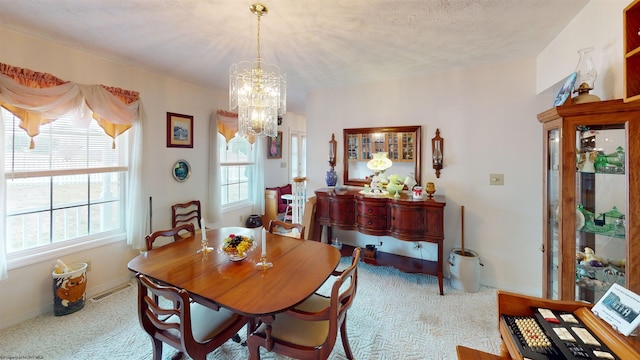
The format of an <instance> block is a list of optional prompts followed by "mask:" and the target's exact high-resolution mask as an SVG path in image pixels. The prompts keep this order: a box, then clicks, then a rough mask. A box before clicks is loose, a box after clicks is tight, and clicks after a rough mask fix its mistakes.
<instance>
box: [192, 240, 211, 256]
mask: <svg viewBox="0 0 640 360" xmlns="http://www.w3.org/2000/svg"><path fill="white" fill-rule="evenodd" d="M201 244H202V247H201V248H200V250H198V251H196V253H198V254H208V253H210V252H212V251H213V248H212V247H209V241H208V240H207V237H206V236H203V237H202V242H201Z"/></svg>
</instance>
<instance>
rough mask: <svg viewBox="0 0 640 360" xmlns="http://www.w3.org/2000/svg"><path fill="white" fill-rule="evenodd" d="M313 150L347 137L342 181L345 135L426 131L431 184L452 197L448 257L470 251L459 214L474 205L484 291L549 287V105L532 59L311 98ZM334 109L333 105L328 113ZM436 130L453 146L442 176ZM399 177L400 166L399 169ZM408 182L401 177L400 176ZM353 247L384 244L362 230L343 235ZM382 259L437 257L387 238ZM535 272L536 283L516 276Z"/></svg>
mask: <svg viewBox="0 0 640 360" xmlns="http://www.w3.org/2000/svg"><path fill="white" fill-rule="evenodd" d="M307 101H308V104H307V131H308V133H309V134H314V136H313V137H310V138H309V148H311V149H314V148H318V149H325V146H324V144H325V143H326V142H327V141H328V140H329V139H330V137H331V133H332V132H335V133H336V134H338V135H339V136H338V149H340V151H339V156H338V165H337V166H336V169H337V171H338V173H339V177H340V179H342V174H343V170H342V169H343V161H344V154H343V151H342V149H343V144H344V140H343V137H342V129H343V128H344V124H349V127H375V126H391V125H394V126H395V125H421V126H422V133H423V137H422V144H423V147H422V149H423V151H422V185H424V184H425V183H426V182H428V181H433V182H434V183H435V185H436V190H437V192H436V194H439V195H445V196H446V197H447V205H446V207H445V237H446V239H445V242H444V254H445V257H447V256H448V254H449V252H450V249H451V248H454V247H460V246H461V223H460V220H461V219H460V206H461V205H464V206H465V247H466V248H467V249H471V250H475V251H477V252H478V253H479V254H480V257H481V258H482V261H483V262H484V264H485V266H484V267H483V269H482V283H483V284H486V285H491V286H495V287H500V288H506V289H511V290H518V291H526V292H530V293H531V292H532V293H537V292H539V288H540V284H541V256H540V251H538V247H539V246H540V238H541V226H540V225H541V220H540V214H541V209H540V208H541V200H540V199H541V187H542V186H541V184H542V179H541V155H542V152H541V147H540V144H541V140H540V125H539V124H538V122H537V120H536V117H535V116H536V114H537V112H539V111H541V110H543V109H545V108H546V107H548V105H549V102H546V103H545V102H536V101H535V62H534V60H533V59H529V60H523V61H516V62H509V63H503V64H496V65H490V66H485V67H481V68H476V69H469V70H456V71H451V72H446V73H438V74H431V75H426V76H423V77H419V78H411V79H402V80H397V81H391V82H386V83H379V84H367V85H363V86H358V87H353V88H348V89H331V90H328V91H317V92H314V93H312V94H310V96H309V97H308V99H307ZM326 104H331V106H330V107H329V106H326ZM436 128H439V129H440V136H442V137H443V138H444V141H445V147H444V155H445V159H444V168H443V170H442V172H441V175H440V178H439V179H437V178H436V177H435V172H434V171H433V169H432V167H431V162H430V158H431V146H430V140H431V138H432V137H434V136H435V131H436ZM326 157H327V154H326V153H324V152H323V151H319V152H315V153H311V152H310V153H309V155H308V163H309V164H315V163H318V164H324V162H325V160H326ZM308 168H309V170H308V174H309V178H310V179H311V180H310V181H309V182H308V183H309V188H310V189H316V188H318V187H323V186H324V184H323V179H324V172H325V171H326V169H325V167H324V166H309V167H308ZM392 169H393V168H392ZM490 173H503V174H504V179H505V181H504V182H505V185H504V186H489V174H490ZM401 175H402V174H401ZM335 233H337V236H339V237H340V240H341V241H342V242H345V243H358V244H359V245H363V244H366V243H372V242H373V243H375V242H376V241H377V240H378V239H377V238H376V237H370V236H365V235H359V234H358V233H356V232H352V231H348V232H341V231H335ZM381 240H382V242H383V245H382V247H381V250H382V251H389V252H393V253H399V254H404V255H408V256H413V257H417V258H420V257H423V258H426V259H430V260H435V259H436V255H437V254H436V248H435V246H434V245H431V244H428V245H426V244H425V246H423V248H422V249H421V250H414V249H413V248H412V244H411V243H406V242H402V241H398V240H395V239H393V238H389V237H384V238H382V239H381ZM514 268H522V269H523V271H524V270H525V269H526V273H527V276H526V277H525V276H522V274H521V273H519V272H517V271H513V269H514Z"/></svg>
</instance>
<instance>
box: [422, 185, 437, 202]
mask: <svg viewBox="0 0 640 360" xmlns="http://www.w3.org/2000/svg"><path fill="white" fill-rule="evenodd" d="M425 191H426V192H427V194H428V198H429V199H433V194H434V193H435V192H436V185H435V184H434V183H432V182H428V183H427V188H426V189H425Z"/></svg>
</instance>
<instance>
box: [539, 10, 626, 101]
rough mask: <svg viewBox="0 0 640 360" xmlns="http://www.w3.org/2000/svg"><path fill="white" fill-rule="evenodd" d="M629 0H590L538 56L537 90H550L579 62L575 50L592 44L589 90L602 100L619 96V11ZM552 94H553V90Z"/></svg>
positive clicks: (620, 32)
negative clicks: (593, 77)
mask: <svg viewBox="0 0 640 360" xmlns="http://www.w3.org/2000/svg"><path fill="white" fill-rule="evenodd" d="M629 4H630V0H591V1H590V2H589V3H588V4H587V5H586V6H585V7H584V8H583V9H582V11H581V12H580V13H579V14H578V16H576V17H575V18H574V19H573V20H572V21H571V22H570V23H569V25H567V27H566V28H565V29H564V30H563V31H562V33H560V34H559V35H558V36H557V37H556V38H555V39H554V40H553V41H552V42H551V43H550V44H549V45H548V46H547V47H546V48H545V49H544V50H543V51H542V52H541V53H540V54H539V55H538V57H537V80H536V84H537V85H536V88H537V91H538V93H542V92H543V91H546V90H549V89H552V90H553V92H557V90H558V88H559V86H558V83H562V82H563V80H564V79H565V78H566V77H567V76H568V75H569V74H570V73H572V72H574V71H575V69H576V65H577V64H578V59H579V57H578V50H580V49H583V48H587V47H594V48H595V49H594V53H593V57H592V58H593V62H594V65H595V66H596V68H597V70H598V79H597V80H596V83H595V88H594V89H593V91H592V92H591V93H592V94H595V95H597V96H599V97H600V98H601V99H602V100H610V99H620V98H622V97H623V96H624V93H623V82H622V77H623V66H622V58H623V50H622V42H623V31H622V11H623V10H624V8H625V7H627V6H628V5H629ZM554 95H555V93H554Z"/></svg>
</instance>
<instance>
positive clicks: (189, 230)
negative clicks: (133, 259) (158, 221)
mask: <svg viewBox="0 0 640 360" xmlns="http://www.w3.org/2000/svg"><path fill="white" fill-rule="evenodd" d="M195 233H196V230H195V226H193V224H191V223H189V224H182V225H179V226H176V227H174V228H172V229H169V230H158V231H154V232H152V233H151V234H149V235H147V236H145V238H144V240H145V242H146V244H147V251H149V250H152V249H153V243H154V242H155V241H156V240H157V239H158V238H159V237H172V238H173V241H178V240H180V239H182V238H185V237H187V236H186V235H187V234H188V235H189V236H193V235H194V234H195Z"/></svg>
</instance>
